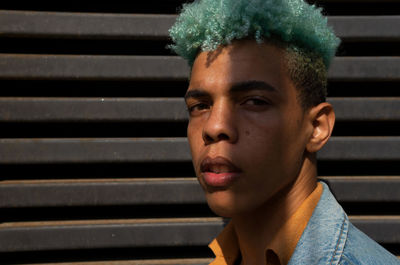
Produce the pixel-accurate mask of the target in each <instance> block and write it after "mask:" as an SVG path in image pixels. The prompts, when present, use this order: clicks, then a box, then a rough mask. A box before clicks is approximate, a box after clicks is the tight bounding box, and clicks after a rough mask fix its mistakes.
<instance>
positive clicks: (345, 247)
mask: <svg viewBox="0 0 400 265" xmlns="http://www.w3.org/2000/svg"><path fill="white" fill-rule="evenodd" d="M321 184H322V185H323V186H324V190H323V192H322V195H321V199H320V201H319V202H318V204H317V207H316V208H315V210H314V212H313V215H312V216H311V219H310V220H309V222H308V224H307V227H306V229H305V230H304V232H303V234H302V236H301V238H300V240H299V242H298V244H297V246H296V249H295V251H294V253H293V255H292V257H291V259H290V261H289V265H299V264H302V265H303V264H306V265H312V264H329V265H333V264H343V265H356V264H363V265H371V264H379V265H392V264H400V260H398V259H397V257H395V256H394V255H392V254H391V253H390V252H388V251H387V250H386V249H384V248H383V247H381V246H380V245H379V244H378V243H376V242H375V241H373V240H372V239H371V238H369V237H368V236H367V235H365V234H364V233H363V232H361V231H360V230H358V229H357V228H356V227H355V226H353V225H352V224H351V223H350V222H349V219H348V217H347V215H346V213H345V212H344V211H343V209H342V207H341V206H340V205H339V204H338V202H337V201H336V199H335V197H334V196H333V195H332V193H331V192H330V190H329V187H328V185H326V184H325V183H324V182H321Z"/></svg>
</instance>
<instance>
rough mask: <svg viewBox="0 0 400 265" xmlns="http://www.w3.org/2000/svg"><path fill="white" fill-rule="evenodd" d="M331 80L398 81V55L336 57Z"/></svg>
mask: <svg viewBox="0 0 400 265" xmlns="http://www.w3.org/2000/svg"><path fill="white" fill-rule="evenodd" d="M328 79H329V80H331V81H399V80H400V57H336V58H335V59H334V61H333V63H332V65H331V67H330V68H329V71H328Z"/></svg>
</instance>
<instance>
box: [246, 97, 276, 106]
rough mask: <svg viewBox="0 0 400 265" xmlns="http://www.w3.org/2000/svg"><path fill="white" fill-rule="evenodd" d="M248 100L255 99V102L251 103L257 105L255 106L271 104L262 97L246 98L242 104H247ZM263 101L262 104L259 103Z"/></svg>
mask: <svg viewBox="0 0 400 265" xmlns="http://www.w3.org/2000/svg"><path fill="white" fill-rule="evenodd" d="M248 101H253V102H254V103H255V104H251V105H255V106H263V105H270V103H269V102H268V101H266V100H264V99H260V98H247V99H246V100H244V101H243V103H242V104H245V103H246V102H248ZM258 103H261V104H258Z"/></svg>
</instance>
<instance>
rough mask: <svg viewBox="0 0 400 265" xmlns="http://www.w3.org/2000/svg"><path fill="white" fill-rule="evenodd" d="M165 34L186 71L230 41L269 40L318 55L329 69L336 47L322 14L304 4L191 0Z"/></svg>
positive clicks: (298, 0)
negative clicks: (186, 65) (184, 62)
mask: <svg viewBox="0 0 400 265" xmlns="http://www.w3.org/2000/svg"><path fill="white" fill-rule="evenodd" d="M169 33H170V36H171V38H172V40H173V42H174V44H172V45H170V46H169V48H170V49H172V50H173V51H175V52H176V53H177V54H178V55H180V56H181V57H183V58H184V59H186V60H187V61H188V63H189V65H190V66H192V65H193V62H194V60H195V58H196V55H197V53H198V52H199V51H214V50H216V49H217V47H218V46H219V45H226V44H230V43H231V42H232V41H233V40H235V39H244V38H254V39H255V40H257V42H263V41H264V40H265V39H269V38H271V37H274V38H277V39H279V40H280V41H282V42H284V43H286V44H288V46H292V47H294V48H300V49H301V50H306V51H309V52H312V53H315V54H318V55H320V56H321V58H322V59H323V62H324V64H325V66H326V68H328V67H329V64H330V62H331V60H332V58H333V57H334V55H335V52H336V49H337V47H338V45H339V43H340V40H339V39H338V38H337V37H336V36H335V34H334V33H333V31H332V30H331V29H330V28H329V27H328V26H327V18H326V17H324V16H322V14H321V9H320V8H317V7H315V6H313V5H309V4H307V3H306V2H304V1H303V0H195V1H194V2H193V3H188V4H184V5H183V7H182V12H181V14H180V15H179V17H178V18H177V20H176V23H175V24H174V25H173V27H172V28H171V29H170V30H169Z"/></svg>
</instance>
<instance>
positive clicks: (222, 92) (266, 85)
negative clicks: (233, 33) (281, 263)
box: [185, 40, 335, 265]
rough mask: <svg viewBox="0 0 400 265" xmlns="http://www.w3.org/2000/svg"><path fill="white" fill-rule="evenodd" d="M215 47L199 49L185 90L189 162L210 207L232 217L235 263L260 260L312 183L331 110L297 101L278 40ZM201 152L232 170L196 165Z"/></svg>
mask: <svg viewBox="0 0 400 265" xmlns="http://www.w3.org/2000/svg"><path fill="white" fill-rule="evenodd" d="M214 55H215V54H212V53H209V52H201V53H199V55H198V56H197V58H196V60H195V62H194V65H193V68H192V73H191V79H190V84H189V88H188V91H187V94H186V97H185V100H186V104H187V106H188V109H189V112H190V120H189V125H188V131H187V133H188V140H189V143H190V148H191V153H192V159H193V165H194V169H195V172H196V175H197V177H198V180H199V182H200V184H201V186H202V188H203V190H204V191H205V195H206V198H207V202H208V204H209V206H210V208H211V209H212V210H213V211H214V212H215V213H216V214H218V215H220V216H224V217H230V218H231V220H232V222H233V224H234V227H235V231H236V233H237V236H238V240H239V246H240V251H241V255H242V263H241V264H246V265H248V264H265V249H266V248H267V247H268V245H269V243H270V242H271V240H272V238H273V236H274V234H275V233H276V231H277V230H278V228H279V227H280V225H281V224H283V223H284V222H285V220H287V219H288V218H289V217H290V216H291V215H292V214H293V213H294V212H295V211H296V209H297V208H298V207H299V206H300V205H301V203H302V202H303V201H304V200H305V199H306V198H307V197H308V196H309V195H310V193H311V192H312V191H313V190H314V189H315V187H316V177H317V171H316V159H315V152H317V151H318V150H320V149H321V148H322V147H323V146H324V144H325V143H326V142H327V140H328V139H329V137H330V135H331V133H332V129H333V125H334V121H335V115H334V111H333V108H332V106H331V105H330V104H329V103H326V102H325V103H321V104H319V105H317V106H314V107H312V108H309V109H307V110H305V109H303V108H302V106H301V105H300V103H299V101H298V97H297V96H298V90H297V89H296V87H295V86H294V84H293V82H292V81H291V79H290V77H289V76H288V73H287V65H286V61H285V51H284V50H283V49H282V48H279V47H276V46H274V45H272V44H268V43H263V44H258V43H256V42H255V41H252V40H240V41H235V42H233V43H232V44H231V45H228V46H224V47H221V48H220V49H219V51H218V55H217V56H214ZM210 58H212V60H211V61H210ZM207 157H208V158H210V159H213V158H216V157H222V158H224V159H226V160H228V161H230V163H232V165H234V166H235V170H233V169H232V167H231V166H229V165H225V164H224V163H222V164H219V162H218V161H219V160H218V161H217V160H215V161H217V162H215V161H214V160H212V161H214V162H213V163H214V164H213V163H211V166H208V167H202V162H203V161H204V159H205V158H207ZM209 171H210V172H211V173H210V172H209ZM231 171H234V172H231ZM210 179H211V180H210ZM226 179H228V180H227V181H226ZM271 213H273V214H271Z"/></svg>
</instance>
